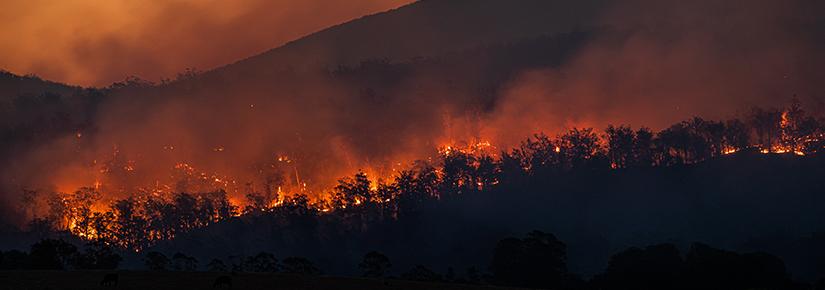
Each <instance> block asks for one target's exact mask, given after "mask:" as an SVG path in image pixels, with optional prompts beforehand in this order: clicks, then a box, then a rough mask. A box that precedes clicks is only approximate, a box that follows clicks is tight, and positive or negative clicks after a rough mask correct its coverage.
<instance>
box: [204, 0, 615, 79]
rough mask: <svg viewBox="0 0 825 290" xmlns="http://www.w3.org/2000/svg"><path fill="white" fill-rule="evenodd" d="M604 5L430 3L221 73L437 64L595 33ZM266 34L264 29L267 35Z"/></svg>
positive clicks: (552, 0) (522, 0) (476, 0)
mask: <svg viewBox="0 0 825 290" xmlns="http://www.w3.org/2000/svg"><path fill="white" fill-rule="evenodd" d="M606 2H607V1H604V0H581V1H576V2H575V3H572V2H571V1H562V0H519V1H515V2H514V1H509V0H451V1H443V0H423V1H418V2H416V3H413V4H410V5H407V6H403V7H400V8H398V9H394V10H390V11H387V12H383V13H378V14H375V15H370V16H365V17H362V18H360V19H356V20H353V21H350V22H347V23H344V24H341V25H337V26H334V27H330V28H328V29H325V30H322V31H320V32H317V33H314V34H311V35H308V36H306V37H303V38H301V39H298V40H295V41H292V42H290V43H288V44H286V45H284V46H282V47H279V48H275V49H272V50H270V51H267V52H265V53H262V54H260V55H257V56H253V57H250V58H247V59H245V60H242V61H239V62H237V63H235V64H232V65H228V66H226V67H223V68H220V69H219V70H220V71H225V70H227V71H234V70H246V69H252V70H254V69H256V68H259V67H261V66H269V67H271V66H276V67H286V66H291V67H302V66H307V65H309V66H318V65H320V66H336V65H339V64H343V65H352V64H356V63H358V62H360V61H362V60H365V59H387V60H390V61H399V60H406V59H410V58H414V57H431V56H437V55H441V54H444V53H447V52H451V51H457V50H464V49H468V48H472V47H476V46H479V45H484V44H494V43H501V42H510V41H515V40H519V39H523V38H529V37H536V36H540V35H554V34H559V33H566V32H570V31H573V30H576V29H586V28H589V27H591V26H592V25H593V23H594V19H595V17H597V16H598V15H599V14H600V12H601V11H602V9H603V7H605V6H606V5H605V3H606ZM263 29H265V28H263Z"/></svg>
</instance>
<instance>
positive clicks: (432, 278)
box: [401, 265, 443, 282]
mask: <svg viewBox="0 0 825 290" xmlns="http://www.w3.org/2000/svg"><path fill="white" fill-rule="evenodd" d="M401 279H404V280H411V281H423V282H439V281H442V280H443V278H442V277H441V275H439V274H438V273H436V272H433V270H430V269H429V268H427V267H424V266H423V265H416V266H415V267H413V268H412V269H410V270H409V271H407V272H404V273H403V274H401Z"/></svg>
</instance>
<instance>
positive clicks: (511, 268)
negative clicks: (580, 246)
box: [490, 231, 567, 288]
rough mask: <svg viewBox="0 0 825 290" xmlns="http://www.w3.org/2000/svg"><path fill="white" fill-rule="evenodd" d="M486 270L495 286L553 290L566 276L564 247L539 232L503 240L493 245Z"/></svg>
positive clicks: (553, 238) (565, 252) (552, 237)
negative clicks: (488, 270)
mask: <svg viewBox="0 0 825 290" xmlns="http://www.w3.org/2000/svg"><path fill="white" fill-rule="evenodd" d="M490 271H491V272H492V275H493V277H492V278H493V281H494V283H495V284H498V285H509V286H519V287H531V288H557V287H559V286H560V285H561V283H562V279H563V277H564V276H565V275H566V273H567V250H566V246H565V244H564V243H562V242H561V241H559V240H558V239H556V237H555V236H554V235H552V234H547V233H544V232H540V231H532V232H530V233H528V234H527V236H526V237H525V238H524V239H517V238H508V239H504V240H501V241H499V242H498V244H497V245H496V248H495V252H494V254H493V261H492V263H491V265H490Z"/></svg>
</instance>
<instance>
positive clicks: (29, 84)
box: [0, 70, 81, 100]
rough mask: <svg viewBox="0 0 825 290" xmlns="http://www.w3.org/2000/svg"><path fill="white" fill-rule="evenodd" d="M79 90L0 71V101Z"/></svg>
mask: <svg viewBox="0 0 825 290" xmlns="http://www.w3.org/2000/svg"><path fill="white" fill-rule="evenodd" d="M80 89H81V88H80V87H77V86H70V85H66V84H61V83H56V82H52V81H47V80H43V79H40V78H38V77H36V76H19V75H16V74H13V73H10V72H7V71H2V70H0V100H9V99H10V98H11V97H15V96H18V95H26V94H30V95H31V94H33V95H37V94H42V93H45V92H51V93H55V94H63V95H68V94H71V93H72V92H74V91H77V90H80Z"/></svg>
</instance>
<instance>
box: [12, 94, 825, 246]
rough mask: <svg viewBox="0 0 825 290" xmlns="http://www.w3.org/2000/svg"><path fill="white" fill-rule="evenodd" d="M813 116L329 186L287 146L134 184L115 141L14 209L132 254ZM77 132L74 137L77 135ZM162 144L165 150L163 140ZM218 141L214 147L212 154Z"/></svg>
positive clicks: (587, 134)
mask: <svg viewBox="0 0 825 290" xmlns="http://www.w3.org/2000/svg"><path fill="white" fill-rule="evenodd" d="M821 124H822V123H821V122H819V121H818V120H816V119H815V118H813V117H810V116H807V115H806V114H805V112H804V111H802V109H801V108H800V107H799V105H798V103H796V102H794V103H793V104H792V105H791V106H789V107H788V108H786V109H784V110H762V109H755V110H754V111H753V113H752V114H751V116H750V117H749V119H748V120H747V121H740V120H738V119H733V120H728V121H725V122H717V121H708V120H703V119H701V118H694V119H692V120H688V121H684V122H680V123H677V124H675V125H673V126H671V127H669V128H666V129H664V130H661V131H659V132H657V133H653V132H651V131H650V130H649V129H646V128H641V129H638V130H632V129H631V128H629V127H627V126H619V127H613V126H610V127H608V129H607V130H605V132H604V133H603V134H601V135H600V134H597V133H596V132H595V131H594V130H593V129H575V128H574V129H571V130H569V131H567V132H565V133H562V134H560V135H558V136H556V137H555V138H551V137H548V136H547V135H544V134H536V135H535V136H533V137H532V138H528V139H527V140H525V141H523V142H521V144H519V145H518V146H514V147H513V148H501V147H497V146H496V145H494V144H495V143H494V141H493V140H488V139H480V140H476V141H472V142H450V143H449V144H443V145H441V146H438V148H436V150H434V154H433V155H432V156H423V157H422V158H420V159H419V161H414V162H403V161H396V162H392V164H389V165H387V164H376V166H375V167H372V168H369V167H367V168H361V169H357V173H356V174H354V175H353V176H350V177H345V178H341V179H338V180H337V182H334V183H333V185H330V186H326V185H313V184H309V181H307V180H303V179H302V178H301V176H302V172H300V169H299V168H300V167H299V166H298V164H300V163H301V162H302V159H301V158H298V157H294V156H291V155H290V154H285V153H278V154H273V155H271V156H273V157H272V159H271V160H268V161H265V162H260V163H259V164H257V165H255V166H254V167H253V168H255V169H256V171H257V173H259V175H258V177H260V178H258V179H256V180H255V181H252V180H250V179H249V178H248V177H244V176H231V175H229V174H221V173H219V172H211V171H206V170H200V169H198V167H197V166H196V165H195V162H183V161H181V162H178V163H176V164H175V165H174V166H173V167H172V168H169V169H168V178H167V179H166V180H155V181H154V182H152V183H151V184H140V185H138V186H135V185H134V184H126V182H125V181H128V180H130V179H129V176H131V175H135V174H140V173H141V170H142V169H141V162H140V161H139V160H133V159H126V158H124V157H123V156H120V153H119V151H118V149H117V148H114V149H113V153H112V155H111V156H110V158H109V160H108V161H105V162H98V160H93V161H92V162H90V166H89V167H88V170H89V171H90V172H92V173H91V174H89V175H88V176H91V177H93V178H92V179H90V180H92V181H86V182H87V183H88V184H83V182H77V181H73V182H70V184H71V185H75V186H76V185H78V184H79V185H80V186H79V187H80V188H79V189H77V190H62V189H65V188H67V187H68V186H69V185H58V186H57V188H59V189H61V190H59V191H58V192H57V193H41V192H39V191H36V190H25V191H24V192H25V193H26V194H24V198H25V200H26V202H24V206H27V207H29V208H27V211H26V212H27V214H29V215H30V216H31V218H32V222H31V223H30V226H31V227H39V228H51V229H55V230H62V231H67V232H69V233H71V234H73V235H75V236H77V237H80V238H83V239H87V240H101V241H104V242H106V243H109V244H112V245H116V246H118V247H122V248H129V249H133V250H135V251H140V250H142V249H144V248H146V247H149V246H151V245H153V244H155V243H157V242H158V241H162V240H168V239H172V238H174V237H175V236H177V235H179V234H181V233H185V232H188V231H191V230H194V229H198V228H203V227H207V226H210V225H213V224H216V223H220V222H222V221H225V220H229V219H233V218H243V217H244V216H247V215H257V214H268V213H277V212H282V211H289V212H299V213H302V214H313V215H337V214H343V215H350V214H351V212H354V211H359V210H372V209H376V210H378V211H380V213H381V214H380V216H381V217H382V218H397V217H398V216H399V215H403V214H405V212H406V211H408V210H409V207H414V204H415V203H416V202H415V201H416V200H422V199H434V200H439V199H446V198H454V197H457V196H461V195H465V194H472V193H475V192H481V191H487V190H490V189H491V188H494V187H495V186H496V185H498V184H500V183H503V182H509V181H511V180H510V179H512V178H513V176H518V175H522V174H528V175H530V174H541V172H546V171H548V170H550V171H553V172H559V171H568V170H577V169H579V168H593V169H604V170H622V169H624V168H633V167H652V166H671V165H676V164H690V163H696V162H701V161H704V160H708V159H711V158H714V157H717V156H723V155H730V154H734V153H745V152H756V153H763V154H795V155H799V156H805V155H810V154H815V153H817V151H819V150H821V149H823V145H825V144H824V143H823V142H822V140H823V134H824V133H825V130H823V127H822V126H821ZM76 138H83V135H82V134H81V133H77V134H76ZM164 149H165V150H170V151H171V150H175V149H174V147H173V145H168V146H166V147H164ZM225 150H227V149H226V148H225V147H223V146H216V147H214V150H213V151H214V153H215V154H220V153H222V152H225ZM101 160H102V159H101ZM353 171H356V170H353ZM124 196H125V198H115V197H124ZM38 209H40V210H38ZM43 209H47V210H43Z"/></svg>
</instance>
